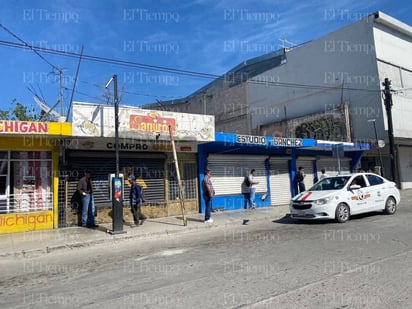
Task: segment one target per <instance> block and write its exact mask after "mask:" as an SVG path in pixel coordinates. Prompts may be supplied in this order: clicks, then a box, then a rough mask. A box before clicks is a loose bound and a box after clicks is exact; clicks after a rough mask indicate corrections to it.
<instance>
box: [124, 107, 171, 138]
mask: <svg viewBox="0 0 412 309" xmlns="http://www.w3.org/2000/svg"><path fill="white" fill-rule="evenodd" d="M169 127H170V129H171V130H172V132H174V131H175V128H176V120H175V119H174V118H166V117H161V116H160V115H159V114H157V113H155V112H151V113H150V114H148V115H130V129H134V130H137V131H141V132H145V133H159V134H168V133H169Z"/></svg>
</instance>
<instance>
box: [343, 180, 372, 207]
mask: <svg viewBox="0 0 412 309" xmlns="http://www.w3.org/2000/svg"><path fill="white" fill-rule="evenodd" d="M352 184H354V185H357V186H360V188H359V187H357V188H352V189H351V188H350V186H351V185H352ZM352 184H351V185H349V187H348V195H349V199H350V204H351V214H360V213H363V212H368V211H369V210H370V208H371V207H373V204H372V203H371V196H372V194H371V188H370V186H368V183H367V182H366V180H365V177H364V175H358V176H356V177H355V178H354V180H353V181H352Z"/></svg>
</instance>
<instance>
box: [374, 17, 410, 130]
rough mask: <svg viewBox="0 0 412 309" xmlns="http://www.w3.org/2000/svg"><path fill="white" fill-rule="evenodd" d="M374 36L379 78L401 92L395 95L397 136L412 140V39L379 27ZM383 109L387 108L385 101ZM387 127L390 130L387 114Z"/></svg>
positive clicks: (394, 112)
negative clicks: (388, 81)
mask: <svg viewBox="0 0 412 309" xmlns="http://www.w3.org/2000/svg"><path fill="white" fill-rule="evenodd" d="M374 35H375V45H376V56H377V58H378V70H379V76H380V79H381V80H384V79H385V78H388V79H389V80H390V81H391V86H392V89H393V90H400V91H399V92H397V93H393V95H392V102H393V106H392V122H393V131H394V137H403V138H412V125H411V119H412V57H411V54H412V37H407V36H406V35H404V34H401V33H396V32H394V31H393V30H391V29H388V28H387V27H384V26H383V25H380V24H377V25H376V28H375V29H374ZM408 89H410V90H408ZM382 107H383V109H384V108H385V107H384V102H383V100H382ZM384 126H385V130H387V118H386V112H385V113H384ZM382 134H384V133H382Z"/></svg>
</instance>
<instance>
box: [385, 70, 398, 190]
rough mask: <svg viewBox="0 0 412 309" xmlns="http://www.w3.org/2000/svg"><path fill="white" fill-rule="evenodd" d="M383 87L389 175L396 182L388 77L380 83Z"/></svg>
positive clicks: (389, 82) (390, 95)
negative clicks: (389, 165) (389, 162)
mask: <svg viewBox="0 0 412 309" xmlns="http://www.w3.org/2000/svg"><path fill="white" fill-rule="evenodd" d="M382 85H383V86H384V87H385V88H384V90H383V94H384V95H385V98H384V102H385V109H386V115H387V117H388V135H389V153H390V160H391V176H392V179H391V180H392V181H394V182H396V183H398V181H397V176H396V175H397V173H396V172H395V170H396V164H395V160H396V156H395V143H394V138H393V123H392V105H393V102H392V93H391V91H392V90H391V81H390V80H389V79H388V78H385V81H384V82H383V83H382Z"/></svg>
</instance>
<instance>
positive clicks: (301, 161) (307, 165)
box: [296, 157, 315, 190]
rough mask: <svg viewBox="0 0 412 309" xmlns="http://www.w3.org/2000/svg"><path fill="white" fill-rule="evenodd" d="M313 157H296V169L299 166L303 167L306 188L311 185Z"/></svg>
mask: <svg viewBox="0 0 412 309" xmlns="http://www.w3.org/2000/svg"><path fill="white" fill-rule="evenodd" d="M314 160H315V159H314V158H302V157H300V158H298V159H297V161H296V171H297V169H298V168H299V166H302V167H303V168H304V169H305V174H306V177H305V181H304V182H305V187H306V190H308V189H309V188H310V187H312V185H313V180H314V175H313V161H314Z"/></svg>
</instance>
